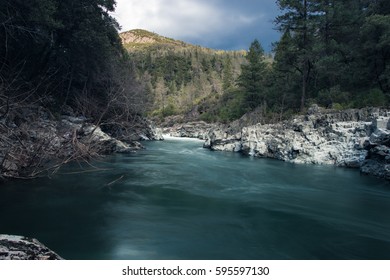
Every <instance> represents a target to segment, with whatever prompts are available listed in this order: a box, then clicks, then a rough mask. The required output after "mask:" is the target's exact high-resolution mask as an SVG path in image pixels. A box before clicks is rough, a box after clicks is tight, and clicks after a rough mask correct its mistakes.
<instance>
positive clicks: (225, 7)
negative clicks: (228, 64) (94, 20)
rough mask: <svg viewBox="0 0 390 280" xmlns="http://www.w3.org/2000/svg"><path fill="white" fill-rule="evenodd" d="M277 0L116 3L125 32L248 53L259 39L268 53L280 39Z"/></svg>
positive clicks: (137, 0) (127, 0) (138, 0)
mask: <svg viewBox="0 0 390 280" xmlns="http://www.w3.org/2000/svg"><path fill="white" fill-rule="evenodd" d="M277 13H278V8H277V6H276V4H275V0H117V8H116V12H115V14H114V16H115V18H116V19H117V20H118V22H119V24H120V25H121V26H122V31H127V30H131V29H136V28H141V29H146V30H149V31H152V32H156V33H158V34H160V35H163V36H166V37H170V38H174V39H178V40H182V41H185V42H188V43H192V44H196V45H201V46H205V47H209V48H214V49H225V50H240V49H248V48H249V45H250V43H251V42H252V41H253V40H254V39H258V40H259V41H260V42H261V44H262V46H263V48H264V49H265V50H266V51H270V49H271V43H272V42H275V41H277V40H278V38H279V34H278V32H277V31H275V30H274V24H273V23H272V21H273V20H274V18H275V16H276V15H277Z"/></svg>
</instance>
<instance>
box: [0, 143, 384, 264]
mask: <svg viewBox="0 0 390 280" xmlns="http://www.w3.org/2000/svg"><path fill="white" fill-rule="evenodd" d="M145 145H146V147H147V149H146V150H144V151H141V152H138V153H135V154H131V155H116V156H112V157H108V158H105V159H104V160H105V161H104V162H96V163H94V165H95V167H97V168H98V169H96V168H86V166H85V165H84V169H83V172H76V173H75V171H80V166H78V165H77V164H73V165H69V166H67V167H66V168H63V169H62V170H61V171H60V172H59V173H58V174H57V175H55V177H53V178H51V179H38V180H34V181H22V182H21V181H17V182H9V183H6V184H3V185H0V221H1V222H0V233H7V234H18V235H25V236H30V237H35V238H37V239H39V240H40V241H41V242H42V243H44V244H45V245H47V246H48V247H49V248H51V249H53V250H54V251H56V252H57V253H58V254H60V255H61V256H62V257H64V258H66V259H129V260H130V259H140V260H144V259H390V184H389V183H387V182H385V181H383V180H379V179H375V178H371V177H366V176H361V175H360V174H359V171H357V170H350V169H344V168H335V167H330V166H312V165H293V164H288V163H284V162H280V161H276V160H268V159H255V158H248V157H244V156H242V155H240V154H234V153H223V152H211V151H209V150H206V149H203V148H202V142H201V141H197V140H177V139H168V140H166V141H163V142H150V143H145Z"/></svg>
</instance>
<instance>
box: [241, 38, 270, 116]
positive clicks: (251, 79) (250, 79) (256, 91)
mask: <svg viewBox="0 0 390 280" xmlns="http://www.w3.org/2000/svg"><path fill="white" fill-rule="evenodd" d="M246 59H247V62H248V64H244V65H242V66H241V75H240V77H239V85H240V86H241V87H242V88H243V89H244V92H245V107H247V108H248V110H253V109H255V108H256V107H257V106H258V105H260V104H261V103H262V102H263V101H264V99H265V94H264V80H265V75H266V70H267V66H266V63H265V56H264V50H263V48H262V47H261V45H260V43H259V41H258V40H255V41H253V42H252V44H251V46H250V48H249V52H248V54H247V55H246Z"/></svg>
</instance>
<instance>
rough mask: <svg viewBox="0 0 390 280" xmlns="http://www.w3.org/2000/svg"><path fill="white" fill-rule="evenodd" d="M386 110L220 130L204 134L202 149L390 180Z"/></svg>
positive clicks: (312, 112) (320, 114) (313, 114)
mask: <svg viewBox="0 0 390 280" xmlns="http://www.w3.org/2000/svg"><path fill="white" fill-rule="evenodd" d="M389 116H390V111H388V110H382V109H377V108H372V109H361V110H357V109H356V110H355V109H354V110H352V109H351V110H345V111H333V112H332V111H327V110H324V109H321V108H318V107H317V106H314V107H312V108H310V109H309V111H308V114H307V115H304V116H297V117H296V118H295V119H293V120H289V121H284V122H280V123H276V124H264V125H262V124H256V125H251V126H247V127H242V128H239V127H235V126H234V125H230V126H219V127H218V128H216V129H211V130H210V131H209V133H208V135H207V136H206V143H205V145H204V146H205V147H206V148H210V149H212V150H216V151H233V152H241V153H243V154H246V155H250V156H255V157H267V158H275V159H279V160H283V161H287V162H292V163H306V164H332V165H336V166H344V167H352V168H361V170H362V172H363V173H365V174H371V175H374V176H377V177H382V178H386V179H390V150H389V147H390V135H389V134H390V131H389V130H388V129H389V128H390V126H389Z"/></svg>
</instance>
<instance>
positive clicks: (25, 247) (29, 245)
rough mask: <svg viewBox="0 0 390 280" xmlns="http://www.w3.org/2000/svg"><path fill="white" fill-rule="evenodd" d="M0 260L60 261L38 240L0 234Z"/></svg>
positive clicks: (59, 258)
mask: <svg viewBox="0 0 390 280" xmlns="http://www.w3.org/2000/svg"><path fill="white" fill-rule="evenodd" d="M0 260H62V258H61V257H60V256H59V255H57V254H56V253H55V252H53V251H52V250H50V249H49V248H47V247H46V246H45V245H43V244H42V243H40V242H39V241H38V240H36V239H33V238H27V237H23V236H15V235H4V234H0Z"/></svg>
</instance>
